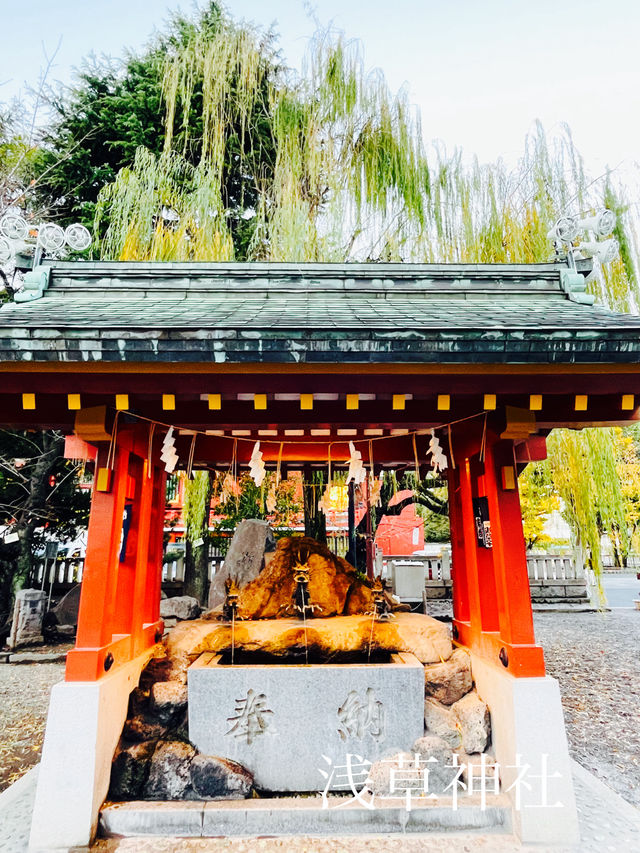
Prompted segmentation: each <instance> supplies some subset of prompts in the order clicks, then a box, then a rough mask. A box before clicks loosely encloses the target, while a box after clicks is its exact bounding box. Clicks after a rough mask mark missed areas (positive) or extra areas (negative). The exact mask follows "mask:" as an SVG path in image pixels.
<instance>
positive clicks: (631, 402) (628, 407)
mask: <svg viewBox="0 0 640 853" xmlns="http://www.w3.org/2000/svg"><path fill="white" fill-rule="evenodd" d="M635 407H636V400H635V397H634V395H633V394H623V395H622V411H623V412H632V411H633V410H634V409H635ZM24 408H25V409H26V408H27V407H26V406H25V407H24Z"/></svg>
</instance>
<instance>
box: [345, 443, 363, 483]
mask: <svg viewBox="0 0 640 853" xmlns="http://www.w3.org/2000/svg"><path fill="white" fill-rule="evenodd" d="M349 453H350V454H351V456H350V457H349V459H347V463H348V465H349V473H348V474H347V485H349V483H350V482H351V480H353V482H354V483H355V484H356V486H359V485H360V483H363V482H364V479H365V477H366V476H367V472H366V471H365V470H364V465H363V464H362V453H360V451H359V450H356V448H355V445H354V443H353V442H352V441H350V442H349Z"/></svg>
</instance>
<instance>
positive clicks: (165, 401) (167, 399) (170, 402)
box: [162, 394, 176, 411]
mask: <svg viewBox="0 0 640 853" xmlns="http://www.w3.org/2000/svg"><path fill="white" fill-rule="evenodd" d="M175 407H176V395H175V394H163V395H162V408H163V409H164V410H165V411H173V410H174V409H175Z"/></svg>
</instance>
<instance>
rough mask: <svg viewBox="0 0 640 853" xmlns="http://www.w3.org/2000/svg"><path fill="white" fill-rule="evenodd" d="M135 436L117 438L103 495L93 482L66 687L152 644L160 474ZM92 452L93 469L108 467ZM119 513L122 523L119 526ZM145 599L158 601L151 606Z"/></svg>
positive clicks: (157, 624) (156, 629) (125, 433)
mask: <svg viewBox="0 0 640 853" xmlns="http://www.w3.org/2000/svg"><path fill="white" fill-rule="evenodd" d="M137 432H139V430H138V431H135V430H133V429H127V428H122V429H121V430H120V431H119V432H118V436H117V443H116V448H115V459H114V467H113V472H112V475H111V483H110V486H109V490H108V491H99V490H98V488H97V477H96V481H95V482H94V488H93V494H92V501H91V513H90V517H89V530H88V536H87V551H86V557H85V568H84V574H83V580H82V592H81V596H80V609H79V613H78V632H77V637H76V646H75V648H74V649H72V650H71V651H70V652H69V654H68V656H67V668H66V676H65V677H66V680H67V681H94V680H96V679H98V678H100V677H101V676H102V675H104V674H105V672H108V671H109V669H111V667H112V666H118V665H121V664H123V663H126V662H128V661H130V660H132V659H133V658H134V657H136V656H137V655H138V654H140V653H141V652H142V651H144V649H145V648H149V647H150V646H151V645H153V643H155V642H157V640H158V639H159V636H161V633H162V622H161V621H160V620H159V619H158V609H159V599H160V574H161V571H162V520H163V516H164V512H163V510H164V477H165V475H164V472H163V471H161V470H160V469H159V467H158V466H157V465H153V467H152V476H151V478H149V477H148V476H147V474H148V461H147V459H146V454H147V453H148V442H147V441H145V437H144V436H140V435H137ZM107 453H108V450H107V447H106V446H105V445H101V446H100V447H99V450H98V457H97V461H96V470H98V469H99V468H104V467H105V466H106V462H107ZM125 513H126V522H125ZM151 595H153V596H155V597H156V598H157V602H156V603H155V605H153V604H152V603H151Z"/></svg>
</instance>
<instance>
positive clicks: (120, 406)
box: [116, 394, 129, 412]
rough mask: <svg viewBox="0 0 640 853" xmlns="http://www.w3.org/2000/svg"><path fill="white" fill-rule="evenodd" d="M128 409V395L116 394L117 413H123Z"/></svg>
mask: <svg viewBox="0 0 640 853" xmlns="http://www.w3.org/2000/svg"><path fill="white" fill-rule="evenodd" d="M128 408H129V395H128V394H116V409H117V410H118V411H119V412H124V411H125V410H126V409H128Z"/></svg>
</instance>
